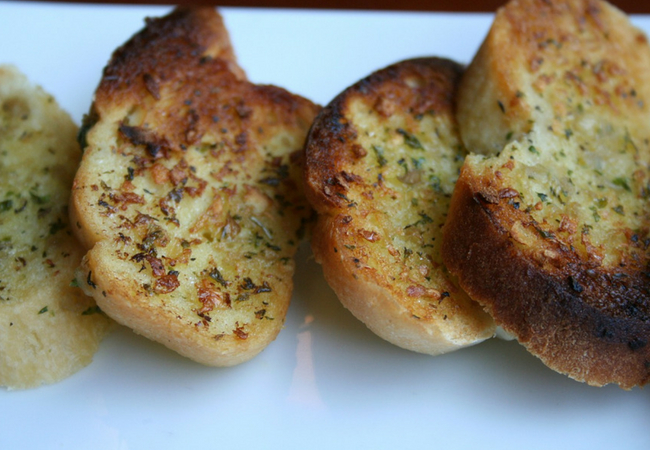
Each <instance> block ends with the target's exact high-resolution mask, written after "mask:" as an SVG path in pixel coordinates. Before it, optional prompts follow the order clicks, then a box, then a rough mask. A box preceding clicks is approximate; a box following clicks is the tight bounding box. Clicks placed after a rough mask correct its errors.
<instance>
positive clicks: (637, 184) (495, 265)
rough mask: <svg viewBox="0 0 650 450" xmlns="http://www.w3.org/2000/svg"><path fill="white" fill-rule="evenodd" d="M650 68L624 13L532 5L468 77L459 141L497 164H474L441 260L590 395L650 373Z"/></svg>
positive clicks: (502, 15)
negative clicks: (591, 389) (590, 388)
mask: <svg viewBox="0 0 650 450" xmlns="http://www.w3.org/2000/svg"><path fill="white" fill-rule="evenodd" d="M506 43H509V44H510V45H509V46H506V47H504V45H505V44H506ZM504 48H507V51H504V50H503V49H504ZM648 74H650V48H649V47H648V42H647V39H646V37H645V36H644V35H643V34H642V33H641V32H640V31H638V30H637V29H635V28H634V27H632V26H631V25H630V24H629V22H628V20H627V18H626V17H625V16H624V15H623V14H622V13H621V12H620V11H618V10H616V9H614V8H613V7H611V6H609V5H608V4H606V3H604V2H601V1H594V0H574V1H568V2H544V1H538V0H525V1H523V0H522V1H513V2H511V3H509V4H508V5H506V6H505V7H504V8H503V9H501V10H499V12H498V13H497V16H496V18H495V22H494V24H493V27H492V29H491V31H490V33H489V35H488V37H487V39H486V41H485V42H484V44H483V46H482V47H481V50H480V52H479V54H478V55H477V56H476V58H475V60H474V61H473V62H472V64H471V65H470V67H469V69H468V72H467V78H466V79H464V80H463V82H462V83H461V93H460V95H459V122H460V128H461V130H462V134H461V135H462V138H463V140H465V142H466V143H467V145H468V146H469V149H470V150H475V151H477V152H483V153H487V154H490V156H488V157H482V156H472V157H468V158H467V159H466V162H465V165H464V166H463V169H462V172H461V176H460V178H459V180H458V184H457V188H456V192H455V193H454V197H453V200H452V204H451V209H450V215H449V220H448V223H447V225H446V228H445V234H444V236H445V245H444V248H443V256H444V260H445V262H446V263H447V264H448V266H449V268H450V270H451V271H452V272H453V273H455V274H457V275H458V276H459V279H460V282H461V285H462V286H463V287H464V288H465V289H466V290H467V291H468V292H469V293H470V295H471V296H472V298H474V299H476V300H477V301H479V302H481V303H482V304H484V305H485V306H486V309H487V310H488V311H489V312H490V313H491V314H492V316H493V317H494V318H495V321H496V322H497V324H498V325H501V326H503V327H504V329H506V330H507V331H509V332H510V333H512V334H514V335H515V336H516V337H517V339H518V340H519V341H520V342H522V343H523V344H524V345H525V346H526V347H527V348H528V349H529V350H530V351H531V352H532V353H534V354H536V355H537V356H539V357H540V358H541V359H542V360H543V361H544V362H545V363H546V364H547V365H548V366H549V367H551V368H553V369H555V370H557V371H559V372H563V373H566V374H568V375H569V376H571V377H572V378H575V379H577V380H580V381H586V382H588V383H590V384H593V385H604V384H607V383H617V384H619V385H620V386H622V387H625V388H630V387H632V386H635V385H643V384H645V383H647V382H648V380H649V379H650V345H649V344H650V342H649V341H650V293H649V292H648V286H649V281H650V280H649V278H648V262H649V256H650V255H649V254H648V246H649V245H650V236H649V229H650V210H649V208H648V196H649V195H650V190H649V184H648V183H649V181H650V179H649V177H648V175H649V173H648V170H649V167H650V112H649V110H648V102H649V101H650V84H649V83H648ZM486 99H489V102H488V101H487V100H486ZM462 111H465V113H462ZM468 111H472V113H471V114H467V112H468ZM481 115H483V116H484V117H486V118H487V119H486V126H487V125H488V124H492V125H494V123H497V122H498V123H499V124H500V125H498V126H493V127H492V129H491V130H490V131H485V128H481V127H480V126H478V122H477V120H478V118H479V117H480V116H481ZM494 115H497V116H498V119H493V116H494ZM499 127H500V128H499ZM495 130H496V133H497V134H495V135H494V136H491V135H492V134H493V133H495ZM473 145H476V146H477V147H476V148H475V147H473ZM504 145H505V146H504ZM500 147H501V148H500ZM495 148H500V150H501V151H500V152H499V153H497V154H494V153H493V149H495Z"/></svg>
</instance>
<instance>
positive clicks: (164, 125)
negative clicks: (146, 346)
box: [72, 8, 318, 366]
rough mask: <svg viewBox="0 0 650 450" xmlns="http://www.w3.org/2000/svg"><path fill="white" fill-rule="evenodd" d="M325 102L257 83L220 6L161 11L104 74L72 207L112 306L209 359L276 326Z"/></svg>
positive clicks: (87, 282) (254, 342) (234, 351)
mask: <svg viewBox="0 0 650 450" xmlns="http://www.w3.org/2000/svg"><path fill="white" fill-rule="evenodd" d="M317 111H318V108H317V107H316V106H315V105H314V104H312V103H311V102H310V101H308V100H306V99H303V98H300V97H298V96H295V95H292V94H290V93H288V92H286V91H285V90H283V89H280V88H276V87H273V86H257V85H254V84H251V83H250V82H248V81H245V80H244V79H243V72H242V71H241V69H239V68H238V66H237V65H236V63H235V60H234V55H233V51H232V48H231V46H230V41H229V38H228V35H227V32H226V29H225V27H224V25H223V22H222V20H221V17H220V16H219V15H218V13H217V12H216V11H215V10H214V8H198V9H177V10H175V11H174V12H172V13H171V14H170V15H168V16H166V17H163V18H160V19H152V20H149V21H148V22H147V26H146V27H145V28H144V29H143V30H142V31H141V32H139V33H138V34H136V35H135V36H134V37H133V38H132V39H131V40H130V41H129V42H127V43H126V44H125V45H124V46H123V47H121V48H120V49H118V50H117V51H116V52H115V54H114V55H113V57H112V59H111V61H110V62H109V64H108V66H107V67H106V69H105V71H104V76H103V78H102V80H101V83H100V85H99V88H98V89H97V92H96V95H95V101H94V103H93V105H92V108H91V112H90V114H89V115H88V117H87V118H86V120H85V124H84V131H83V132H82V133H81V140H82V143H83V147H84V155H83V160H82V163H81V166H80V169H79V171H78V172H77V175H76V178H75V184H74V188H73V205H72V206H73V208H72V216H73V218H74V219H73V220H74V224H75V230H76V232H77V234H78V235H79V238H80V239H81V240H82V241H83V242H84V243H85V245H86V246H87V248H88V249H89V252H88V254H87V255H86V257H85V258H84V262H83V266H82V268H81V272H82V273H83V275H82V278H83V280H84V283H83V284H84V287H85V289H86V290H87V292H88V293H90V294H91V295H92V296H93V297H94V298H95V299H96V300H97V303H98V304H99V305H100V307H101V308H102V310H103V311H105V312H106V313H107V314H108V315H110V316H111V317H113V318H115V319H116V320H117V321H118V322H120V323H122V324H125V325H127V326H129V327H131V328H132V329H133V330H135V331H136V332H137V333H139V334H142V335H144V336H146V337H148V338H150V339H153V340H156V341H158V342H161V343H163V344H164V345H166V346H168V347H169V348H171V349H173V350H175V351H177V352H178V353H180V354H182V355H184V356H187V357H189V358H191V359H193V360H195V361H198V362H200V363H203V364H207V365H215V366H228V365H233V364H238V363H241V362H243V361H246V360H248V359H250V358H252V357H253V356H255V355H256V354H257V353H259V352H260V351H261V350H262V349H263V348H264V347H266V346H267V345H268V344H269V343H270V342H271V341H272V340H273V339H274V338H275V337H276V335H277V334H278V332H279V331H280V329H281V328H282V325H283V323H284V319H285V315H286V312H287V308H288V306H289V301H290V298H291V291H292V286H293V284H292V275H293V272H294V260H293V257H294V254H295V251H296V248H297V246H298V243H299V242H300V238H301V234H302V233H303V231H304V230H305V226H306V223H307V222H308V220H309V219H310V217H311V215H312V212H311V210H310V208H309V207H308V205H307V202H306V200H304V196H303V194H302V188H301V176H300V174H301V173H302V172H301V171H302V169H301V166H300V160H301V153H300V150H301V149H302V146H303V143H304V139H305V136H306V134H307V131H308V128H309V125H310V124H311V122H312V120H313V118H314V116H315V115H316V113H317Z"/></svg>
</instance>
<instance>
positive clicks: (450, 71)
mask: <svg viewBox="0 0 650 450" xmlns="http://www.w3.org/2000/svg"><path fill="white" fill-rule="evenodd" d="M461 72H462V69H461V67H460V66H459V65H457V64H456V63H453V62H451V61H448V60H442V59H437V58H422V59H415V60H409V61H403V62H401V63H398V64H395V65H392V66H390V67H388V68H386V69H383V70H380V71H378V72H376V73H374V74H372V75H370V76H369V77H367V78H365V79H363V80H361V81H360V82H358V83H356V84H355V85H353V86H351V87H350V88H348V89H347V90H345V91H344V92H343V93H342V94H340V95H339V96H337V97H336V98H335V99H334V100H333V101H332V102H331V103H330V104H329V105H328V106H327V107H326V108H325V109H324V110H323V111H322V113H321V114H320V115H319V116H318V118H317V120H316V121H315V122H314V125H313V126H312V129H311V131H310V135H309V138H308V141H307V145H306V165H305V177H306V180H307V181H306V182H307V195H308V198H309V200H310V201H311V204H312V206H313V207H314V208H315V209H316V210H317V211H318V213H319V217H318V222H317V226H316V228H315V230H314V232H313V236H312V248H313V251H314V254H315V256H316V260H317V261H318V262H319V263H321V264H322V266H323V272H324V274H325V278H326V279H327V281H328V283H329V284H330V286H331V287H332V288H333V289H334V291H335V292H336V293H337V295H338V297H339V299H340V300H341V302H342V303H343V304H344V305H345V306H346V307H347V308H348V309H349V310H350V311H351V312H352V313H353V314H354V315H355V316H356V317H357V318H359V319H360V320H361V321H362V322H364V323H365V324H366V325H367V326H368V327H369V328H370V329H371V330H372V331H374V332H375V333H376V334H378V335H379V336H380V337H382V338H384V339H386V340H388V341H390V342H392V343H394V344H396V345H399V346H401V347H404V348H407V349H410V350H414V351H418V352H422V353H428V354H434V355H435V354H440V353H444V352H449V351H452V350H455V349H458V348H461V347H464V346H468V345H472V344H475V343H478V342H480V341H482V340H484V339H487V338H489V337H491V336H492V335H493V333H494V325H493V323H492V321H491V320H490V318H489V317H488V316H487V315H486V314H485V313H484V312H483V311H482V310H481V308H480V307H479V306H478V305H477V304H476V303H474V302H472V301H471V300H470V299H469V298H468V297H467V296H466V294H465V293H464V292H463V291H462V290H460V289H458V287H457V286H456V285H455V284H454V282H453V280H451V279H450V277H449V276H448V274H447V273H446V270H445V268H444V267H443V266H442V264H441V262H440V256H439V249H438V242H439V237H440V236H439V230H440V227H441V225H442V223H443V222H444V220H445V214H446V207H447V204H448V201H449V196H450V194H451V191H452V190H453V183H454V180H455V177H456V176H457V170H458V168H459V167H460V164H461V161H462V157H463V150H462V148H461V146H460V145H459V143H458V139H457V135H456V129H455V122H454V119H453V113H452V110H453V98H454V93H455V89H456V83H457V81H458V78H459V76H460V74H461Z"/></svg>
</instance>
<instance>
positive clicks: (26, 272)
mask: <svg viewBox="0 0 650 450" xmlns="http://www.w3.org/2000/svg"><path fill="white" fill-rule="evenodd" d="M76 134H77V127H76V125H75V124H74V123H73V122H72V120H71V119H70V117H69V116H68V115H67V114H66V113H65V112H64V111H62V110H61V109H60V108H59V106H58V105H57V104H56V102H55V100H54V98H53V97H51V96H50V95H48V94H47V93H45V92H44V91H43V90H42V89H40V88H38V87H35V86H33V85H32V84H30V82H29V81H28V80H27V78H26V77H25V76H24V75H23V74H21V73H20V72H19V71H18V70H17V69H16V68H15V67H12V66H0V385H2V386H7V387H9V388H30V387H36V386H38V385H40V384H42V383H53V382H55V381H59V380H61V379H63V378H65V377H67V376H69V375H71V374H73V373H74V372H76V371H78V370H79V369H81V368H82V367H84V366H86V365H87V364H89V363H90V362H91V360H92V356H93V354H94V353H95V351H96V350H97V347H98V346H99V342H100V340H101V339H102V337H104V335H105V334H106V333H107V331H108V330H109V329H110V326H111V323H112V321H110V320H109V319H108V318H107V317H106V316H105V315H104V314H102V313H101V312H99V310H98V309H97V306H96V305H95V302H94V301H93V300H92V299H91V298H90V297H87V296H85V295H84V294H83V292H82V291H81V289H79V288H77V287H73V286H71V284H74V283H73V279H74V271H75V270H76V268H77V266H78V265H79V263H80V261H81V258H82V256H83V251H82V248H81V245H80V244H79V243H78V242H77V240H76V239H75V238H74V236H73V234H72V230H71V228H70V226H69V220H68V200H69V195H70V188H71V186H72V179H73V177H74V172H75V170H76V168H77V164H78V162H79V160H80V158H81V152H80V150H79V145H78V144H77V141H76Z"/></svg>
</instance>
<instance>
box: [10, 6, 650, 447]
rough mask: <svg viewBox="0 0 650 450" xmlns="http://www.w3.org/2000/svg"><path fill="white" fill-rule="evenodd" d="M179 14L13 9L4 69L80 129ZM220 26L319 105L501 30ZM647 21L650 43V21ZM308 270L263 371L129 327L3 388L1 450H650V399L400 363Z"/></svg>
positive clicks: (443, 359) (436, 20)
mask: <svg viewBox="0 0 650 450" xmlns="http://www.w3.org/2000/svg"><path fill="white" fill-rule="evenodd" d="M168 10H169V8H165V7H156V8H154V7H128V6H122V7H106V6H78V5H51V4H40V3H30V2H27V3H11V2H4V3H3V2H0V43H2V44H1V45H0V63H13V64H16V65H17V66H18V67H19V68H20V69H21V70H22V71H23V72H25V73H26V74H27V75H28V76H29V77H30V78H31V79H32V80H33V81H35V82H37V83H39V84H41V85H43V86H44V87H45V89H46V90H48V91H49V92H51V93H52V94H54V95H55V97H56V98H57V100H58V101H59V102H60V103H61V104H62V105H63V107H64V108H65V109H67V110H68V111H69V112H70V113H71V114H72V116H73V118H74V119H75V120H76V121H77V122H79V121H80V120H81V117H82V114H83V113H84V112H85V111H86V110H87V109H88V106H89V104H90V99H91V96H92V93H93V90H94V89H95V86H96V84H97V82H98V80H99V77H100V73H101V70H102V68H103V66H104V64H105V63H106V62H107V60H108V58H109V56H110V54H111V52H112V51H113V50H114V49H115V48H116V47H117V46H118V45H120V44H122V43H123V42H124V41H125V40H126V39H128V38H129V37H130V36H131V35H132V34H133V33H134V32H135V31H137V30H138V29H139V28H140V27H141V26H142V24H143V19H144V17H146V16H156V15H161V14H164V13H166V12H167V11H168ZM222 12H223V15H224V17H225V19H226V23H227V25H228V28H229V29H230V31H231V35H232V40H233V43H234V46H235V49H236V52H237V54H238V57H239V60H240V63H241V65H242V66H243V67H244V68H245V69H246V71H247V73H248V75H249V77H250V79H251V80H253V81H255V82H259V83H271V84H277V85H280V86H283V87H285V88H287V89H289V90H291V91H294V92H296V93H298V94H301V95H304V96H306V97H309V98H311V99H312V100H314V101H317V102H319V103H321V104H325V103H327V102H328V101H329V100H330V99H331V98H332V97H333V96H334V95H336V94H337V93H338V92H339V91H340V90H342V89H343V88H345V87H346V86H348V85H349V84H351V83H353V82H355V81H356V80H358V79H359V78H361V77H363V76H365V75H367V74H369V73H370V72H372V71H374V70H376V69H379V68H381V67H384V66H386V65H388V64H391V63H393V62H397V61H399V60H401V59H406V58H410V57H415V56H427V55H437V56H445V57H451V58H454V59H456V60H458V61H460V62H468V61H469V60H470V59H471V57H472V55H473V53H474V52H475V51H476V49H477V48H478V46H479V44H480V42H481V40H482V39H483V37H484V35H485V33H486V32H487V29H488V27H489V25H490V21H491V17H492V16H490V15H459V14H420V13H418V14H414V13H399V14H398V13H361V12H308V11H295V10H275V11H271V10H253V9H224V10H222ZM634 21H635V22H636V23H637V24H638V25H639V26H640V27H642V28H643V29H645V30H646V32H648V31H650V17H635V18H634ZM298 267H299V269H298V272H297V274H296V290H295V296H294V299H293V303H292V306H291V309H290V313H289V317H288V319H287V322H286V327H285V329H284V330H283V331H282V333H280V336H279V337H278V339H277V340H276V341H275V342H274V343H273V344H271V345H270V346H269V347H268V348H267V349H266V350H265V351H264V352H262V354H261V355H259V356H258V357H257V358H255V359H254V360H252V361H251V362H249V363H246V364H243V365H241V366H238V367H234V368H228V369H214V368H207V367H202V366H200V365H197V364H195V363H193V362H191V361H188V360H185V359H183V358H181V357H180V356H177V355H176V354H174V353H172V352H170V351H168V350H166V349H165V348H163V347H162V346H159V345H157V344H154V343H152V342H149V341H147V340H146V339H143V338H141V337H138V336H135V335H134V334H133V333H131V332H130V331H128V330H126V329H121V330H119V331H117V332H116V333H114V334H113V335H111V336H110V337H109V338H108V339H106V340H105V341H104V342H103V344H102V346H101V348H100V351H99V353H98V354H97V355H96V357H95V361H94V362H93V363H92V364H91V365H90V366H89V367H87V368H85V369H84V370H82V371H80V372H79V373H77V374H76V375H74V376H72V377H71V378H69V379H67V380H65V381H63V382H61V383H58V384H55V385H51V386H44V387H41V388H38V389H34V390H29V391H18V392H16V391H13V392H7V391H5V390H0V449H14V448H25V449H41V448H42V449H44V448H47V449H53V448H61V449H96V450H100V449H111V450H112V449H141V448H143V449H172V448H178V449H180V448H182V449H190V448H199V447H200V448H205V449H212V448H224V449H225V448H228V449H238V448H283V449H293V448H300V449H303V448H310V449H343V448H350V449H362V448H369V449H382V448H390V449H397V448H400V449H401V448H427V449H434V448H444V449H461V448H462V449H476V448H490V449H492V448H494V449H500V450H505V449H528V450H533V449H545V450H546V449H565V448H566V449H568V448H571V449H595V448H596V449H600V448H620V449H627V450H629V449H643V450H647V449H649V448H650V427H649V424H650V391H649V390H648V389H646V390H641V389H634V390H632V391H630V392H626V391H623V390H620V389H619V388H617V387H614V386H608V387H605V388H601V389H599V388H593V387H589V386H586V385H583V384H580V383H577V382H575V381H572V380H570V379H568V378H567V377H565V376H563V375H559V374H557V373H555V372H553V371H551V370H549V369H547V368H546V367H545V366H544V365H543V364H542V363H540V362H539V361H538V360H537V359H536V358H534V357H533V356H530V355H529V354H528V353H527V352H526V351H525V350H524V349H523V348H522V347H520V346H519V345H518V344H517V343H516V342H503V341H497V340H493V341H490V342H487V343H485V344H482V345H479V346H476V347H473V348H470V349H466V350H462V351H459V352H456V353H452V354H449V355H445V356H440V357H437V358H432V357H428V356H424V355H419V354H415V353H411V352H408V351H405V350H401V349H399V348H397V347H394V346H392V345H390V344H388V343H385V342H384V341H382V340H380V339H379V338H377V337H375V335H373V334H372V333H370V332H369V331H368V330H367V329H366V328H365V327H364V326H363V325H362V324H361V323H359V322H358V321H357V320H356V319H354V318H353V317H352V316H351V315H350V314H349V313H348V312H347V311H346V310H345V309H343V307H341V306H340V304H339V303H338V301H337V299H336V297H335V296H334V295H333V294H332V292H331V291H330V289H329V288H328V287H327V285H326V283H325V282H324V281H323V278H322V275H321V272H320V268H319V267H318V266H317V265H316V264H315V263H314V262H313V261H312V260H311V259H310V253H309V250H308V248H307V247H305V248H303V250H302V252H301V253H300V255H299V262H298ZM0 326H2V325H1V324H0ZM1 346H2V343H0V349H1Z"/></svg>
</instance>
